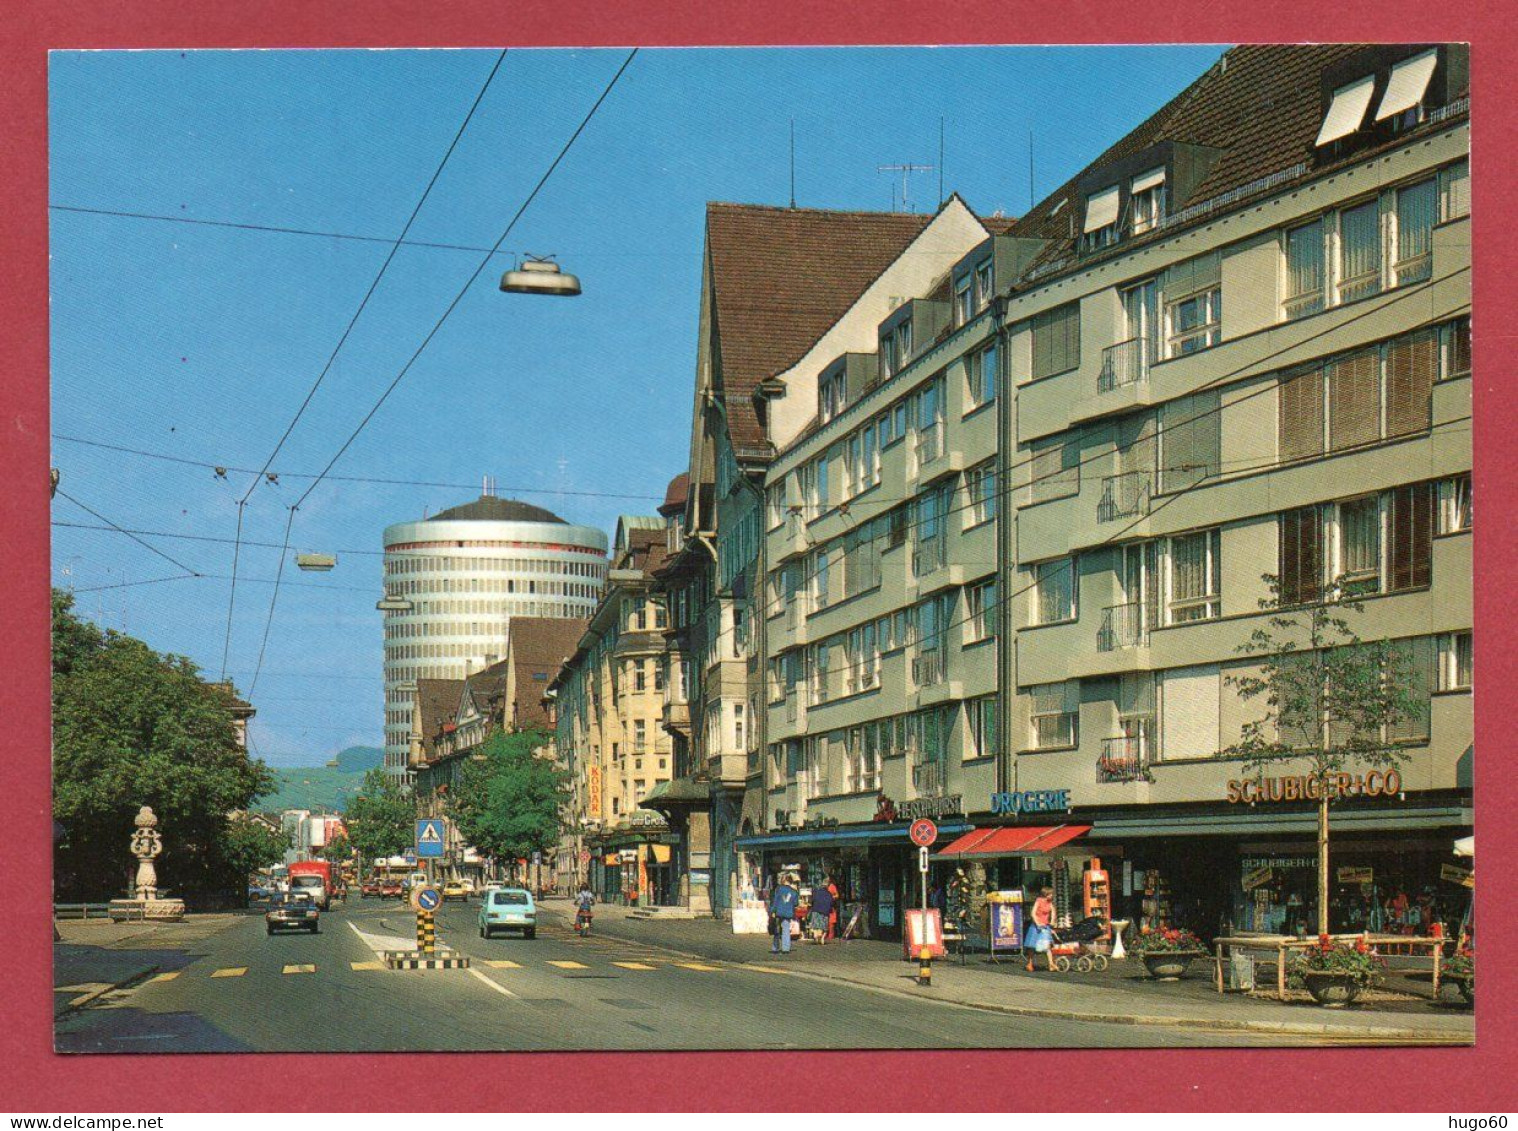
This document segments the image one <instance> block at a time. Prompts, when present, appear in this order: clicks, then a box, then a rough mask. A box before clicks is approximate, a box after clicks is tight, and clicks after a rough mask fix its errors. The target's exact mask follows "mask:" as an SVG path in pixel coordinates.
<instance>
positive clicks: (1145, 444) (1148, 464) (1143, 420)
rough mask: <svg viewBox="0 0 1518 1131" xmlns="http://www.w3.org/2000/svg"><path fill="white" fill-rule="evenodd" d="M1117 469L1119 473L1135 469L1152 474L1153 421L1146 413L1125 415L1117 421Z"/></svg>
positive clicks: (1124, 473) (1153, 451) (1127, 472)
mask: <svg viewBox="0 0 1518 1131" xmlns="http://www.w3.org/2000/svg"><path fill="white" fill-rule="evenodd" d="M1116 443H1117V470H1118V474H1119V475H1127V474H1129V473H1130V472H1135V471H1147V472H1149V473H1150V474H1151V475H1152V474H1154V467H1155V462H1156V461H1155V458H1154V456H1155V423H1154V417H1152V416H1150V415H1149V414H1148V413H1144V414H1141V415H1138V416H1129V417H1125V418H1124V419H1122V420H1119V421H1118V422H1117V436H1116Z"/></svg>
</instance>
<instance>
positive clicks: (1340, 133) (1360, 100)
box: [1313, 75, 1376, 147]
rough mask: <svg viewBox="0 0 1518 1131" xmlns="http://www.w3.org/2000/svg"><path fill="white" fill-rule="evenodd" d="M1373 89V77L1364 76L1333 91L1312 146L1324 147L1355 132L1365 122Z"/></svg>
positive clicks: (1374, 84)
mask: <svg viewBox="0 0 1518 1131" xmlns="http://www.w3.org/2000/svg"><path fill="white" fill-rule="evenodd" d="M1375 89H1376V79H1375V76H1374V75H1366V76H1365V77H1364V78H1363V79H1356V80H1355V81H1354V82H1352V83H1348V84H1347V85H1345V86H1341V87H1339V88H1338V89H1337V90H1335V91H1334V96H1333V99H1332V101H1331V102H1329V104H1328V113H1327V114H1326V115H1325V116H1324V118H1323V126H1322V128H1321V129H1320V130H1318V140H1317V141H1315V142H1314V143H1313V144H1314V145H1315V146H1318V147H1321V146H1325V145H1327V144H1329V143H1330V142H1334V141H1338V140H1339V139H1340V138H1345V137H1348V136H1349V135H1350V134H1352V133H1354V132H1355V131H1357V130H1358V129H1359V128H1360V126H1361V124H1362V123H1364V121H1365V112H1366V111H1367V110H1369V109H1370V96H1371V95H1372V94H1373V93H1374V92H1375Z"/></svg>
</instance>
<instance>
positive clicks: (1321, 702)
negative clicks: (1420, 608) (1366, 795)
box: [1222, 574, 1428, 935]
mask: <svg viewBox="0 0 1518 1131" xmlns="http://www.w3.org/2000/svg"><path fill="white" fill-rule="evenodd" d="M1265 582H1266V584H1268V585H1269V586H1270V590H1271V596H1270V597H1269V598H1267V599H1265V600H1263V601H1261V602H1260V605H1261V608H1263V609H1266V610H1268V611H1270V613H1271V616H1270V618H1269V620H1268V627H1264V628H1257V629H1255V630H1254V632H1253V633H1251V634H1250V638H1249V640H1248V641H1246V642H1245V643H1244V644H1242V645H1241V646H1240V647H1239V651H1240V652H1243V653H1246V654H1249V655H1252V656H1256V657H1259V659H1260V674H1259V675H1248V676H1230V677H1228V681H1229V683H1231V684H1232V685H1233V686H1234V687H1236V688H1238V691H1239V695H1240V696H1241V697H1242V698H1244V699H1245V700H1259V701H1261V702H1263V704H1264V706H1265V711H1264V713H1263V715H1262V716H1261V717H1260V718H1258V719H1256V720H1254V721H1252V722H1250V723H1247V724H1246V725H1245V726H1244V727H1243V730H1242V734H1241V736H1240V739H1239V741H1238V742H1237V743H1235V744H1234V745H1232V746H1230V747H1228V748H1227V749H1226V750H1224V751H1223V752H1222V753H1223V754H1224V755H1225V756H1231V757H1240V758H1242V759H1243V762H1244V772H1245V773H1247V774H1255V775H1259V776H1263V775H1265V774H1266V773H1268V772H1271V771H1276V772H1280V770H1281V769H1282V768H1283V767H1291V766H1293V765H1294V766H1295V767H1298V768H1299V771H1300V773H1301V774H1302V776H1303V778H1304V779H1305V781H1306V790H1305V791H1306V792H1307V793H1308V797H1307V798H1305V799H1304V800H1311V801H1316V802H1317V805H1318V934H1320V935H1326V934H1328V932H1329V924H1328V877H1329V864H1328V833H1329V827H1328V826H1329V806H1330V804H1331V802H1333V801H1335V800H1338V799H1340V798H1343V797H1345V796H1348V795H1349V794H1350V792H1351V790H1352V783H1353V782H1354V780H1355V774H1354V771H1355V770H1356V769H1380V770H1383V771H1388V770H1395V769H1396V768H1397V767H1398V766H1399V765H1400V764H1401V763H1402V762H1403V761H1404V760H1405V759H1406V758H1407V752H1406V750H1405V749H1404V746H1405V745H1406V744H1409V743H1413V742H1417V741H1419V740H1420V739H1422V740H1426V739H1427V736H1428V729H1427V728H1428V702H1427V698H1426V696H1423V697H1420V696H1419V695H1418V694H1416V693H1415V691H1414V689H1415V688H1419V687H1425V686H1426V685H1427V681H1426V680H1424V679H1419V678H1417V673H1416V671H1415V665H1414V659H1413V646H1412V643H1411V642H1410V641H1395V640H1373V641H1363V640H1361V639H1360V637H1359V636H1358V635H1356V633H1355V632H1354V630H1353V628H1352V627H1351V626H1350V623H1349V619H1348V617H1347V616H1346V614H1347V613H1353V614H1357V615H1358V614H1359V613H1360V612H1362V611H1363V608H1362V606H1361V604H1360V603H1359V602H1358V601H1357V600H1355V595H1354V590H1353V588H1352V587H1351V586H1350V585H1348V584H1345V583H1343V582H1336V583H1334V584H1331V585H1329V586H1327V587H1326V588H1325V589H1324V590H1323V591H1322V592H1321V593H1319V594H1317V597H1318V599H1317V600H1315V601H1312V602H1311V603H1306V604H1298V603H1295V602H1288V601H1286V600H1285V599H1284V598H1283V596H1282V593H1281V586H1280V584H1279V582H1278V580H1277V578H1276V577H1274V576H1273V575H1271V574H1266V575H1265Z"/></svg>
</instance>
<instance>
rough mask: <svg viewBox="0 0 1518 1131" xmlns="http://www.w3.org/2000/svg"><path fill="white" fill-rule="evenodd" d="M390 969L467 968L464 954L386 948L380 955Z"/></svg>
mask: <svg viewBox="0 0 1518 1131" xmlns="http://www.w3.org/2000/svg"><path fill="white" fill-rule="evenodd" d="M381 957H383V958H384V960H385V966H386V967H387V968H388V969H391V970H467V969H469V956H468V955H465V954H426V953H424V952H422V951H419V950H387V951H385V952H384V954H383V955H382V956H381Z"/></svg>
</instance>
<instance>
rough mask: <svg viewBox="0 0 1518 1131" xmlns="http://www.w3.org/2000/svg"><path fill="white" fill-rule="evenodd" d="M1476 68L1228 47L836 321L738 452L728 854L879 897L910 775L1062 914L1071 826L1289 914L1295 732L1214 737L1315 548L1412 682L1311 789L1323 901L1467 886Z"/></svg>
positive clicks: (1144, 869)
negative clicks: (783, 408) (743, 613)
mask: <svg viewBox="0 0 1518 1131" xmlns="http://www.w3.org/2000/svg"><path fill="white" fill-rule="evenodd" d="M1466 92H1467V83H1466V56H1465V52H1464V50H1463V49H1462V48H1460V47H1458V46H1449V45H1422V46H1399V47H1377V48H1357V47H1353V46H1335V47H1244V48H1237V49H1234V50H1231V51H1229V52H1228V53H1226V54H1225V56H1224V57H1223V59H1222V60H1220V62H1219V63H1218V64H1217V65H1216V66H1215V67H1214V68H1212V69H1211V70H1210V71H1209V72H1208V73H1207V74H1206V75H1204V76H1203V77H1202V78H1200V79H1199V80H1198V81H1197V82H1196V83H1194V84H1193V85H1192V86H1191V87H1190V88H1188V90H1186V91H1184V92H1182V94H1181V95H1179V96H1178V97H1177V98H1176V99H1175V100H1173V101H1172V102H1171V103H1170V104H1168V105H1167V106H1166V107H1164V108H1162V109H1161V110H1160V111H1158V112H1157V113H1156V114H1155V115H1154V116H1152V117H1151V118H1150V119H1149V120H1148V121H1146V122H1144V123H1142V124H1141V125H1140V126H1139V127H1138V128H1136V129H1135V130H1134V131H1133V132H1132V133H1131V134H1129V135H1128V136H1127V137H1125V138H1124V139H1122V140H1121V141H1120V142H1118V143H1117V144H1116V145H1114V146H1113V147H1111V148H1110V149H1109V150H1108V151H1107V152H1106V153H1104V154H1102V155H1101V156H1099V157H1098V158H1097V160H1096V161H1094V162H1093V163H1092V164H1091V165H1090V166H1088V167H1087V168H1086V169H1085V170H1083V171H1082V172H1081V173H1080V174H1079V175H1077V176H1076V177H1075V178H1073V179H1072V180H1071V181H1070V182H1069V183H1067V184H1066V185H1064V186H1061V188H1060V189H1059V190H1057V191H1056V192H1055V193H1053V194H1051V195H1050V196H1049V197H1048V198H1047V199H1046V200H1044V201H1043V202H1041V203H1040V204H1039V205H1038V206H1037V207H1036V208H1034V209H1033V210H1031V211H1030V213H1029V215H1028V216H1026V217H1023V218H1022V219H1020V220H1018V221H1016V222H1014V223H1011V224H1009V225H1007V226H1006V227H1005V229H1004V230H999V231H996V232H994V233H987V236H988V238H987V239H985V240H984V242H983V243H981V244H978V245H977V246H975V247H973V248H971V249H969V250H967V252H966V253H965V254H964V255H962V256H960V257H959V258H957V259H956V260H955V261H954V262H953V264H952V265H951V266H950V267H949V268H948V269H947V270H946V272H945V274H944V276H943V277H942V278H941V279H935V280H934V282H933V283H932V286H931V287H924V288H923V289H922V290H920V291H918V292H916V293H915V294H913V295H911V296H910V299H911V301H908V302H904V303H902V304H901V305H900V306H899V308H898V310H896V311H893V312H892V314H891V315H890V316H889V317H886V318H884V319H881V320H880V321H879V324H878V346H877V349H876V351H875V356H873V357H865V356H849V355H847V354H843V355H841V356H839V355H835V357H834V358H833V359H831V361H830V365H829V367H828V368H827V369H826V371H825V372H820V373H819V374H818V385H817V401H816V418H815V419H816V425H815V427H813V428H811V429H810V430H807V431H805V432H804V434H802V435H800V436H799V437H797V438H796V439H795V440H794V442H791V443H788V444H783V445H780V446H779V451H778V454H777V456H776V458H775V460H774V461H773V463H772V464H771V466H770V467H769V470H768V474H767V478H766V485H765V509H764V515H763V520H764V525H765V531H764V536H763V540H762V545H763V572H764V579H765V591H764V593H763V599H764V601H765V609H766V612H765V615H764V616H763V617H762V618H759V619H760V620H761V621H762V622H763V623H764V625H765V629H764V633H763V641H764V643H763V648H762V660H763V681H762V692H761V694H762V696H763V700H764V704H765V705H764V708H763V718H764V734H763V738H764V757H763V767H762V768H763V773H762V775H761V779H760V780H761V786H760V788H757V789H751V790H750V794H751V797H754V798H758V799H762V803H761V804H759V805H754V806H750V807H749V808H746V810H745V812H746V815H749V814H752V815H751V816H750V818H749V819H751V820H753V821H754V825H753V832H752V834H751V835H749V836H746V837H744V838H742V839H741V840H740V842H739V843H740V846H742V847H743V848H745V849H746V850H747V851H749V852H751V853H752V854H753V857H754V859H755V861H756V863H757V865H758V866H760V867H762V868H764V869H766V870H772V869H774V868H776V867H785V868H788V869H795V870H798V871H801V872H802V874H803V881H804V882H808V881H810V882H816V881H817V880H819V879H820V877H821V874H822V873H824V872H827V873H829V874H831V875H832V877H833V878H834V880H835V881H836V882H839V883H840V886H842V887H843V888H844V889H845V899H846V902H852V903H856V904H858V905H860V906H861V907H862V908H864V911H865V915H864V919H863V923H862V925H863V926H865V927H867V928H870V929H873V930H875V931H878V932H880V933H882V934H890V933H892V932H893V931H894V930H897V929H899V921H900V914H899V912H900V908H901V906H902V905H903V904H904V903H905V902H906V901H907V900H908V898H913V899H914V901H915V897H911V896H910V892H911V891H912V889H913V888H914V887H915V885H916V876H915V868H913V869H911V872H912V873H913V874H910V875H909V874H907V871H908V868H909V864H908V857H907V855H906V853H905V852H904V851H903V849H902V848H901V846H900V844H899V841H896V842H895V843H893V841H894V839H895V837H896V832H897V830H898V829H899V828H900V826H901V820H900V819H901V818H902V817H904V816H910V815H932V816H935V817H936V818H938V819H939V821H940V829H941V833H942V839H941V840H940V842H939V843H938V845H937V846H935V847H936V851H937V855H938V856H939V858H940V862H939V864H938V867H940V868H949V867H956V866H960V867H965V868H966V869H967V870H969V871H970V873H971V874H972V878H973V880H974V882H975V883H976V884H977V886H978V887H980V888H983V889H984V888H997V887H1025V886H1041V885H1042V884H1044V883H1051V884H1053V885H1054V886H1055V887H1056V888H1057V897H1058V902H1059V906H1060V910H1061V914H1065V915H1078V914H1079V913H1080V910H1081V908H1080V906H1079V892H1080V876H1081V873H1082V872H1083V871H1086V870H1088V869H1091V868H1092V867H1093V862H1094V861H1100V862H1101V866H1102V867H1103V868H1104V869H1106V870H1107V871H1108V872H1109V874H1110V876H1111V880H1112V883H1111V888H1112V897H1113V899H1112V907H1111V911H1112V913H1113V914H1114V915H1117V916H1118V917H1124V916H1126V917H1129V918H1132V919H1134V920H1136V921H1139V922H1141V923H1143V924H1145V925H1150V926H1154V925H1160V924H1176V925H1183V926H1188V927H1192V928H1193V929H1198V930H1201V931H1204V932H1206V933H1209V934H1210V933H1215V932H1217V931H1218V930H1220V929H1223V928H1224V927H1225V926H1227V925H1229V924H1232V925H1234V926H1237V927H1247V928H1252V929H1269V930H1282V929H1289V928H1292V927H1294V926H1295V925H1296V924H1298V923H1308V922H1311V918H1310V912H1311V905H1312V904H1313V902H1315V899H1316V896H1315V889H1314V886H1313V885H1314V878H1313V876H1314V873H1313V869H1314V867H1315V864H1316V860H1315V855H1314V852H1313V849H1312V838H1313V818H1314V813H1315V806H1314V805H1312V804H1311V803H1310V802H1309V801H1308V800H1307V799H1306V798H1305V797H1303V796H1301V795H1300V792H1299V791H1300V785H1299V786H1298V790H1297V791H1294V790H1293V789H1292V787H1291V785H1290V784H1289V781H1288V778H1289V775H1290V774H1291V773H1293V772H1300V769H1298V770H1296V771H1293V770H1292V769H1291V768H1290V767H1289V766H1288V767H1283V769H1282V771H1281V774H1282V775H1283V776H1282V777H1267V778H1264V779H1258V780H1256V779H1254V778H1251V776H1250V775H1248V774H1246V773H1245V772H1244V771H1243V769H1242V764H1241V761H1240V760H1239V759H1238V758H1237V757H1232V756H1229V755H1228V754H1226V753H1224V752H1225V751H1227V750H1228V749H1229V747H1230V746H1232V745H1234V744H1235V743H1237V742H1238V741H1239V738H1240V736H1241V735H1242V734H1243V733H1244V728H1245V726H1246V724H1248V723H1249V722H1250V721H1252V720H1257V719H1258V718H1259V717H1260V713H1261V711H1262V707H1261V706H1260V703H1259V701H1258V700H1254V701H1251V700H1250V699H1248V698H1247V697H1245V696H1243V695H1241V694H1240V688H1239V686H1238V685H1237V684H1236V683H1235V682H1234V681H1235V680H1237V679H1239V678H1241V677H1245V678H1247V677H1248V676H1249V675H1251V674H1254V673H1257V672H1258V670H1259V668H1258V665H1257V663H1256V664H1253V665H1252V664H1251V662H1250V658H1249V657H1248V656H1247V655H1246V654H1244V653H1243V652H1242V651H1241V648H1242V647H1243V646H1244V645H1245V644H1247V642H1248V641H1249V639H1250V634H1251V633H1252V632H1253V631H1254V630H1255V629H1257V628H1260V627H1265V626H1266V625H1267V622H1268V619H1269V615H1268V613H1267V612H1266V611H1264V610H1262V608H1261V602H1262V601H1276V600H1280V601H1283V602H1285V603H1287V604H1290V605H1296V606H1299V607H1300V606H1301V605H1302V604H1303V603H1308V604H1311V603H1312V602H1314V601H1321V600H1322V599H1323V598H1324V595H1325V594H1331V593H1334V592H1336V591H1340V592H1342V591H1345V588H1346V587H1347V591H1348V592H1351V593H1352V594H1353V595H1354V596H1356V597H1357V599H1358V600H1359V601H1360V602H1361V605H1362V610H1361V611H1360V612H1357V613H1346V614H1345V615H1346V616H1347V617H1348V618H1349V619H1350V621H1351V624H1352V627H1353V629H1354V631H1355V632H1356V633H1357V634H1358V635H1360V636H1361V637H1363V638H1365V639H1370V640H1389V641H1394V642H1395V646H1396V647H1397V648H1398V649H1399V652H1400V654H1401V655H1402V656H1403V657H1404V658H1405V660H1406V662H1407V670H1409V671H1411V672H1413V673H1414V674H1415V683H1416V685H1417V686H1416V690H1417V691H1418V695H1419V697H1420V699H1421V700H1422V701H1424V702H1425V703H1426V710H1421V711H1420V712H1419V717H1418V718H1417V719H1416V720H1404V721H1403V722H1402V723H1401V724H1399V726H1398V728H1397V733H1396V734H1393V735H1389V736H1388V738H1389V739H1390V740H1391V741H1394V742H1395V743H1396V744H1397V747H1398V749H1399V751H1400V753H1401V755H1402V761H1401V763H1400V766H1399V769H1398V772H1397V774H1396V778H1395V780H1394V781H1389V780H1388V777H1387V775H1385V774H1381V775H1373V774H1369V773H1362V774H1361V775H1360V776H1359V777H1358V778H1357V779H1356V781H1355V783H1354V788H1353V790H1352V792H1353V793H1354V794H1355V795H1354V796H1352V797H1349V798H1346V799H1345V800H1343V801H1341V802H1338V803H1336V804H1335V806H1334V814H1335V815H1334V829H1335V831H1334V853H1335V860H1336V864H1337V865H1338V866H1339V867H1340V869H1341V870H1340V871H1339V872H1336V873H1335V882H1334V885H1333V887H1332V890H1331V893H1330V900H1331V912H1332V915H1333V918H1334V922H1335V925H1336V926H1354V925H1355V924H1357V923H1361V922H1365V923H1367V924H1369V923H1370V921H1371V920H1372V919H1374V920H1380V919H1382V918H1384V915H1385V911H1384V903H1385V901H1387V900H1391V899H1392V898H1393V897H1394V896H1396V895H1398V894H1400V895H1402V896H1405V897H1406V898H1405V899H1403V900H1402V901H1401V905H1403V906H1406V905H1407V904H1408V903H1409V902H1410V901H1411V902H1413V903H1415V904H1416V903H1418V902H1419V901H1422V902H1423V903H1424V904H1425V905H1426V907H1427V908H1428V910H1425V911H1424V912H1423V914H1425V915H1427V914H1430V913H1434V912H1441V911H1444V910H1445V908H1446V907H1447V906H1448V905H1450V904H1453V903H1458V902H1459V901H1460V900H1461V899H1463V897H1464V893H1463V891H1461V890H1457V886H1452V885H1451V883H1450V882H1449V881H1442V880H1441V869H1440V863H1441V861H1443V860H1447V858H1448V855H1449V841H1450V840H1451V838H1452V837H1454V836H1458V835H1464V834H1465V833H1468V832H1469V831H1470V826H1471V806H1472V782H1473V778H1472V767H1471V762H1472V759H1473V745H1472V740H1473V719H1472V709H1471V695H1470V687H1471V682H1472V673H1471V662H1472V650H1471V551H1470V537H1471V536H1470V525H1471V488H1470V469H1471V455H1470V430H1469V424H1470V414H1471V380H1470V369H1471V361H1470V357H1471V351H1470V329H1469V328H1470V321H1469V311H1470V274H1469V266H1470V238H1469V225H1470V220H1469V211H1470V196H1469V173H1468V165H1467V160H1468V119H1469V110H1468V95H1467V93H1466ZM982 279H984V283H985V286H984V290H983V289H982ZM940 327H942V328H945V329H946V330H947V332H946V333H944V332H943V330H942V329H940ZM872 380H873V383H872ZM988 394H990V395H988ZM872 493H873V494H875V495H876V496H877V498H878V500H879V501H878V502H876V503H873V505H872V501H871V499H870V496H871V494H872ZM1267 575H1268V578H1267ZM1336 587H1339V588H1338V589H1337V590H1336ZM1393 785H1394V786H1395V788H1391V787H1392V786H1393ZM956 834H962V835H956ZM1035 846H1036V848H1035ZM1441 885H1442V886H1441ZM1445 917H1446V918H1447V917H1448V916H1447V914H1446V916H1445Z"/></svg>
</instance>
